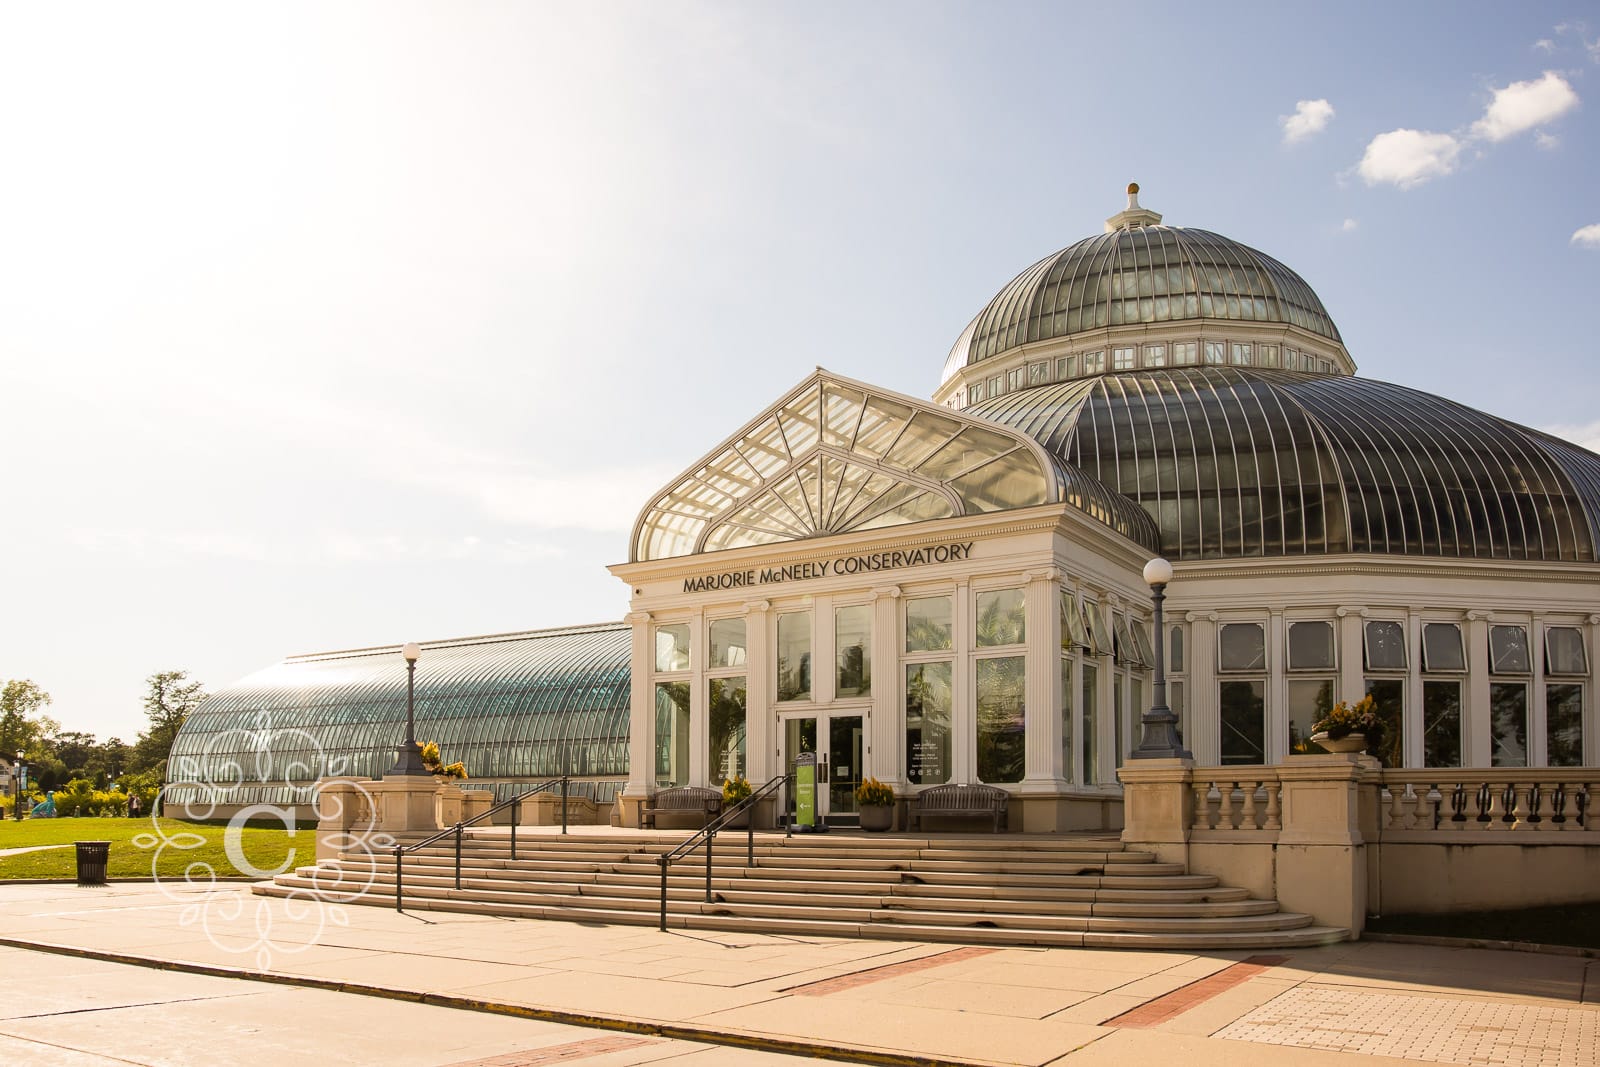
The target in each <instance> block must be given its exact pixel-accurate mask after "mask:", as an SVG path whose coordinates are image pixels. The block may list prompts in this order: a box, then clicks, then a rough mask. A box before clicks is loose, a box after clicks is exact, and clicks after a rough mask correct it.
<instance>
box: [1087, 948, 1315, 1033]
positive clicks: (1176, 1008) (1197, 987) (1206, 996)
mask: <svg viewBox="0 0 1600 1067" xmlns="http://www.w3.org/2000/svg"><path fill="white" fill-rule="evenodd" d="M1288 962H1289V957H1288V956H1249V957H1246V958H1245V959H1244V960H1241V961H1240V962H1238V963H1235V964H1234V965H1233V966H1232V967H1225V968H1223V969H1222V970H1220V971H1218V972H1217V973H1216V974H1213V975H1211V976H1210V977H1209V978H1202V979H1200V980H1199V981H1197V982H1190V983H1189V984H1188V985H1186V986H1184V987H1183V988H1181V989H1174V990H1173V991H1172V992H1170V993H1168V994H1167V995H1166V996H1164V997H1157V998H1156V999H1154V1000H1152V1001H1149V1002H1147V1003H1144V1004H1141V1005H1139V1006H1138V1007H1137V1008H1132V1009H1130V1010H1128V1011H1125V1012H1123V1013H1122V1014H1121V1015H1118V1016H1117V1017H1116V1018H1114V1019H1107V1020H1106V1021H1105V1022H1104V1023H1102V1024H1101V1025H1102V1026H1120V1027H1123V1028H1125V1029H1131V1030H1147V1029H1149V1028H1150V1027H1152V1026H1159V1025H1160V1024H1161V1023H1164V1022H1166V1021H1167V1020H1168V1019H1171V1018H1173V1017H1174V1016H1178V1015H1182V1014H1183V1013H1184V1012H1186V1011H1188V1010H1189V1009H1190V1008H1193V1007H1195V1006H1196V1005H1199V1004H1204V1003H1205V1002H1206V1001H1208V1000H1210V999H1211V998H1212V997H1215V996H1217V995H1218V994H1219V993H1226V992H1227V991H1228V990H1230V989H1232V988H1233V987H1234V986H1236V985H1240V984H1242V983H1244V982H1248V981H1249V980H1250V979H1252V978H1254V977H1255V976H1256V975H1258V974H1260V973H1261V972H1262V971H1264V970H1266V969H1267V968H1269V967H1276V966H1278V965H1279V964H1282V963H1288Z"/></svg>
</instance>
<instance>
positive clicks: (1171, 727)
mask: <svg viewBox="0 0 1600 1067" xmlns="http://www.w3.org/2000/svg"><path fill="white" fill-rule="evenodd" d="M1144 581H1145V584H1146V585H1148V586H1149V587H1150V599H1151V600H1153V601H1155V606H1156V622H1155V626H1156V643H1155V644H1156V647H1155V653H1156V678H1155V692H1154V693H1153V694H1152V698H1153V701H1154V703H1153V704H1152V706H1151V708H1150V710H1149V711H1147V712H1145V713H1144V715H1143V716H1141V717H1140V719H1139V725H1140V727H1141V728H1142V732H1141V736H1140V738H1139V747H1138V748H1136V749H1134V750H1133V753H1132V756H1131V757H1130V758H1132V759H1193V758H1194V756H1193V754H1192V753H1190V752H1189V750H1188V749H1186V748H1184V747H1183V739H1182V738H1180V737H1179V736H1178V717H1177V716H1176V715H1174V714H1172V709H1171V708H1169V707H1167V663H1166V660H1167V655H1166V652H1167V634H1166V628H1165V626H1164V624H1163V623H1162V620H1161V605H1162V602H1163V601H1164V600H1166V597H1167V583H1168V582H1170V581H1172V564H1170V563H1168V562H1167V561H1166V560H1164V559H1162V558H1161V557H1160V556H1157V557H1156V558H1155V559H1153V560H1151V561H1150V562H1149V563H1146V564H1145V565H1144Z"/></svg>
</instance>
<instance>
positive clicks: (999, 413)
mask: <svg viewBox="0 0 1600 1067" xmlns="http://www.w3.org/2000/svg"><path fill="white" fill-rule="evenodd" d="M965 414H967V415H970V416H975V417H979V418H986V419H989V420H992V421H994V422H997V423H1000V424H1002V425H1005V426H1007V427H1010V428H1012V429H1016V430H1020V431H1022V432H1024V433H1026V434H1028V435H1029V436H1031V437H1033V438H1034V439H1036V440H1037V441H1038V442H1039V443H1040V444H1042V445H1044V447H1045V448H1046V449H1048V450H1049V451H1050V452H1051V453H1053V454H1054V455H1056V456H1057V457H1058V458H1059V459H1060V460H1061V461H1062V463H1063V464H1064V465H1066V466H1068V467H1070V468H1076V469H1081V470H1082V471H1084V472H1086V473H1087V474H1088V475H1090V476H1091V477H1092V478H1093V479H1094V480H1095V481H1096V482H1098V483H1101V484H1104V485H1105V486H1107V487H1109V488H1110V489H1112V490H1114V491H1115V492H1116V493H1118V494H1120V495H1121V496H1123V497H1126V498H1128V499H1129V500H1131V501H1133V502H1135V503H1137V504H1138V505H1139V506H1140V507H1141V508H1143V509H1144V510H1145V512H1146V513H1148V514H1149V516H1150V517H1151V518H1152V519H1153V520H1154V521H1155V524H1156V526H1157V527H1158V528H1159V530H1160V548H1161V552H1162V554H1164V555H1166V556H1168V557H1169V558H1172V559H1218V558H1233V557H1250V556H1285V555H1305V554H1316V553H1342V552H1362V553H1384V554H1395V555H1410V556H1444V557H1470V558H1478V559H1503V560H1550V561H1575V562H1594V561H1595V559H1596V555H1595V545H1596V543H1597V541H1600V525H1597V521H1600V456H1596V455H1595V454H1594V453H1591V452H1588V451H1586V450H1584V449H1581V448H1578V447H1577V446H1575V445H1570V444H1567V443H1566V442H1564V441H1560V440H1558V439H1556V438H1553V437H1550V436H1548V435H1546V434H1542V433H1538V432H1536V431H1534V430H1529V429H1527V428H1525V427H1522V426H1518V425H1516V424H1515V423H1511V422H1507V421H1505V420H1503V419H1498V418H1495V417H1494V416H1492V415H1487V414H1485V413H1483V412H1480V411H1476V410H1474V409H1472V408H1468V407H1466V406H1464V405H1461V404H1457V403H1455V402H1453V401H1449V400H1445V399H1443V398H1442V397H1437V396H1433V395H1431V394H1429V393H1424V392H1420V391H1418V390H1415V389H1407V388H1404V387H1402V386H1398V385H1391V384H1388V383H1386V382H1378V381H1372V380H1370V379H1365V378H1355V377H1345V376H1333V377H1328V376H1323V375H1312V374H1299V373H1293V372H1289V371H1271V370H1264V369H1253V368H1239V367H1196V368H1183V369H1178V368H1170V369H1165V370H1145V371H1140V372H1136V373H1124V374H1107V375H1103V376H1100V377H1095V378H1089V379H1084V380H1081V381H1072V382H1063V383H1059V384H1056V385H1050V386H1045V387H1041V388H1036V389H1027V390H1022V391H1020V392H1017V393H1012V394H1008V395H1006V396H1002V397H1000V398H998V399H995V400H990V401H987V402H985V403H983V404H979V405H977V406H975V407H970V408H968V409H967V410H966V412H965Z"/></svg>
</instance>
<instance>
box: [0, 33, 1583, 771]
mask: <svg viewBox="0 0 1600 1067" xmlns="http://www.w3.org/2000/svg"><path fill="white" fill-rule="evenodd" d="M1597 114H1600V5H1596V4H1594V3H1566V4H1545V3H1528V4H1520V5H1507V4H1473V3H1448V4H1443V3H1435V4H1424V3H1414V4H1394V3H1383V4H1351V3H1345V4H1339V5H1331V4H1286V3H1275V4H1219V5H1193V4H1159V3H1154V4H1141V5H1115V6H1113V5H1090V4H1070V5H1069V4H1060V5H1052V4H981V5H980V4H949V3H944V4H937V3H925V2H918V3H878V4H872V5H855V4H829V3H808V4H803V5H802V4H790V5H775V4H745V3H737V4H735V3H726V4H691V3H665V4H643V3H641V4H596V3H585V4H574V5H567V6H563V5H558V4H553V3H546V4H487V3H477V4H447V3H436V4H382V5H375V4H374V5H364V4H348V3H347V4H340V5H321V4H303V5H295V4H285V5H259V6H257V7H255V8H253V9H244V8H242V7H239V6H236V5H212V4H195V5H173V4H143V5H137V6H135V5H106V6H103V7H100V8H85V7H82V6H74V7H71V8H64V7H62V6H60V5H44V4H35V5H11V6H8V7H6V8H4V9H3V10H0V144H3V145H4V146H5V151H6V162H5V165H4V166H3V167H0V205H4V206H3V207H0V211H3V212H4V214H5V225H4V229H3V231H0V395H3V397H4V407H3V409H0V412H3V413H0V447H3V449H4V453H3V454H4V456H5V457H6V463H5V470H6V474H7V477H6V495H5V499H6V501H7V503H8V504H9V506H8V507H7V508H6V512H7V514H6V518H5V520H4V521H3V522H0V553H3V556H0V558H3V559H4V560H5V564H6V566H5V582H4V587H3V588H4V594H5V611H4V612H3V613H0V677H31V678H33V679H35V680H36V681H38V682H39V683H40V684H41V685H43V686H44V687H45V688H47V689H48V690H50V691H51V692H52V693H53V694H54V695H55V697H56V704H55V706H54V708H53V709H52V713H53V714H54V715H55V716H56V717H57V718H58V719H60V720H61V721H63V723H65V724H67V725H68V726H70V727H76V728H80V729H86V730H90V731H92V732H95V733H98V734H99V735H101V736H107V735H111V734H120V735H121V736H123V737H124V738H125V739H127V738H131V736H132V734H133V733H134V732H135V731H136V730H137V729H138V728H140V727H141V726H142V725H143V724H142V722H141V716H140V714H139V708H138V698H139V695H140V690H141V680H142V679H143V677H144V676H145V675H147V674H149V673H151V672H153V671H157V670H163V669H171V668H186V669H188V670H190V671H191V673H192V674H194V675H195V676H197V677H200V678H202V679H203V680H205V681H206V682H208V683H210V684H212V685H214V686H217V685H222V684H226V683H227V682H230V681H232V680H234V679H236V678H238V677H240V676H242V675H243V674H245V673H248V672H250V671H252V670H254V669H257V668H259V667H262V666H265V665H267V664H269V663H271V662H274V661H275V660H277V659H278V658H280V657H281V656H283V655H285V654H289V653H293V652H301V651H314V650H320V649H328V648H340V647H353V646H364V645H372V644H381V643H388V642H396V643H398V642H401V641H404V640H407V639H411V638H419V639H431V638H440V637H450V636H459V635H464V634H474V633H493V632H500V631H507V630H517V629H526V628H533V627H540V626H550V625H560V624H565V623H577V622H588V621H597V620H600V619H609V618H618V617H620V616H621V614H622V613H623V612H624V611H625V610H626V608H625V604H626V590H625V589H624V588H623V586H622V585H621V583H618V582H616V581H615V580H614V579H613V578H612V577H611V576H610V575H609V574H607V573H606V571H605V569H604V568H605V565H606V564H608V563H615V562H620V561H622V560H624V559H625V558H626V556H627V531H628V528H629V526H630V525H631V523H632V520H633V518H634V516H635V514H636V513H637V510H638V508H639V507H640V506H641V505H642V504H643V503H644V501H645V498H646V497H647V496H648V495H649V494H650V493H651V491H652V490H654V489H655V488H657V487H658V486H659V485H660V484H662V483H664V482H666V481H667V480H668V479H669V478H670V477H671V476H672V475H674V474H675V473H677V472H678V471H679V470H680V469H682V468H684V467H686V466H688V465H689V464H690V463H692V462H693V461H694V460H695V459H696V458H697V457H699V456H700V455H701V454H702V453H704V452H705V451H706V450H707V449H709V448H710V447H711V446H712V445H714V444H715V443H716V442H717V441H719V440H721V439H722V438H723V437H725V436H726V435H728V434H730V433H731V432H733V431H734V430H736V429H737V428H738V427H739V426H740V425H741V424H742V423H743V422H744V421H745V420H746V419H747V418H749V417H750V416H752V415H753V414H755V413H756V412H757V411H758V410H759V409H761V408H762V407H763V406H765V405H766V404H767V403H769V402H770V401H771V400H773V399H774V398H775V397H776V396H777V395H778V394H779V393H781V392H782V391H784V390H785V389H786V388H787V387H789V386H790V385H792V384H794V383H795V382H797V381H798V380H799V379H801V378H802V377H804V376H805V375H806V374H807V373H809V372H810V370H811V369H812V367H813V366H816V365H822V366H825V367H827V368H829V369H830V370H833V371H836V372H839V373H842V374H846V375H849V376H852V377H856V378H861V379H865V380H867V381H871V382H874V383H877V384H881V385H884V386H886V387H889V388H893V389H898V390H900V391H903V392H907V393H911V394H913V395H921V396H926V395H928V394H929V393H930V392H931V391H932V389H933V388H934V386H935V385H936V383H937V379H938V374H939V371H940V368H941V366H942V365H943V362H944V358H945V355H946V353H947V351H948V349H949V346H950V344H951V342H952V341H953V340H954V338H955V337H956V335H957V334H958V333H959V332H960V330H961V329H962V327H963V326H964V325H965V324H966V322H967V320H968V319H969V318H970V317H971V316H972V314H973V313H974V312H975V311H977V310H978V308H980V307H981V306H982V305H983V304H984V303H985V302H986V301H987V300H988V298H989V297H990V296H992V295H993V294H994V292H995V291H996V290H998V289H999V288H1000V287H1001V286H1002V285H1003V284H1004V283H1005V282H1006V281H1008V280H1009V279H1010V278H1011V277H1012V276H1013V275H1015V274H1016V273H1018V272H1019V271H1021V270H1022V269H1023V268H1024V267H1026V266H1027V265H1029V264H1030V263H1032V262H1034V261H1035V260H1037V259H1038V258H1040V257H1041V256H1044V255H1046V254H1048V253H1050V252H1053V251H1055V250H1056V249H1059V248H1062V247H1064V246H1066V245H1067V244H1070V243H1071V242H1073V241H1075V240H1077V239H1079V238H1081V237H1084V236H1087V235H1089V234H1092V233H1096V232H1099V230H1100V227H1101V222H1102V220H1103V219H1104V218H1105V217H1106V216H1107V215H1109V214H1111V213H1113V212H1115V211H1117V210H1119V209H1120V208H1121V207H1122V206H1123V197H1122V188H1123V187H1124V186H1125V185H1126V183H1127V182H1129V181H1138V182H1139V183H1140V184H1141V186H1142V187H1143V190H1144V192H1143V193H1142V194H1141V200H1142V201H1143V202H1144V203H1145V205H1146V206H1148V207H1151V208H1153V209H1154V210H1157V211H1160V212H1162V213H1163V214H1164V215H1165V216H1166V221H1167V222H1169V223H1171V224H1173V225H1178V226H1195V227H1200V228H1204V229H1211V230H1215V231H1218V232H1221V233H1224V234H1227V235H1229V236H1231V237H1234V238H1236V239H1238V240H1241V241H1244V242H1245V243H1247V244H1250V245H1253V246H1255V247H1257V248H1260V249H1261V250H1263V251H1265V252H1267V253H1268V254H1270V255H1273V256H1275V257H1277V258H1278V259H1281V260H1283V261H1284V262H1286V263H1288V264H1289V265H1290V266H1291V267H1293V268H1295V269H1296V270H1298V271H1299V272H1300V273H1301V274H1302V275H1303V276H1304V277H1305V278H1306V279H1307V280H1308V281H1309V282H1310V283H1311V285H1312V286H1313V287H1314V288H1315V289H1316V290H1317V291H1318V292H1319V293H1320V294H1321V296H1322V298H1323V300H1324V302H1325V303H1326V305H1327V307H1328V309H1329V311H1330V313H1331V314H1332V315H1333V317H1334V319H1335V321H1336V322H1338V324H1339V326H1340V328H1341V330H1342V331H1343V334H1344V337H1345V341H1346V343H1347V345H1348V346H1349V348H1350V351H1351V354H1352V355H1353V356H1354V358H1355V359H1356V361H1357V363H1358V364H1359V365H1360V367H1361V373H1362V374H1364V375H1367V376H1369V377H1374V378H1381V379H1386V380H1389V381H1395V382H1401V383H1404V384H1408V385H1414V386H1418V387H1421V388H1425V389H1430V390H1432V391H1435V392H1439V393H1442V394H1444V395H1446V396H1449V397H1451V398H1454V399H1457V400H1461V401H1463V402H1465V403H1468V404H1472V405H1474V406H1477V407H1481V408H1485V409H1487V410H1489V411H1492V412H1494V413H1496V414H1499V415H1503V416H1505V417H1508V418H1511V419H1514V420H1516V421H1519V422H1523V423H1527V424H1530V425H1534V426H1539V427H1545V428H1553V427H1560V428H1563V432H1566V433H1568V434H1570V435H1572V436H1574V437H1575V438H1576V439H1578V440H1584V441H1590V442H1595V441H1597V440H1600V425H1596V420H1600V404H1597V401H1600V386H1597V385H1596V384H1595V381H1594V374H1593V371H1592V367H1593V364H1594V359H1593V351H1594V341H1593V327H1592V323H1593V316H1594V307H1595V304H1596V299H1595V294H1596V291H1597V282H1600V229H1594V230H1589V231H1587V234H1588V235H1589V236H1587V237H1585V236H1582V235H1583V234H1584V233H1585V230H1584V228H1585V227H1595V226H1597V225H1600V182H1597V181H1596V178H1595V175H1596V174H1597V172H1600V168H1597V166H1596V164H1597V162H1600V137H1597V128H1596V123H1597V118H1596V116H1597ZM1297 115H1298V116H1299V118H1298V120H1296V121H1294V122H1293V123H1292V124H1291V123H1290V122H1289V120H1290V119H1292V118H1294V117H1295V116H1297ZM1405 131H1411V132H1405Z"/></svg>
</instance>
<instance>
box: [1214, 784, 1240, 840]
mask: <svg viewBox="0 0 1600 1067" xmlns="http://www.w3.org/2000/svg"><path fill="white" fill-rule="evenodd" d="M1238 788H1239V783H1238V782H1218V783H1217V795H1218V799H1219V802H1218V804H1217V829H1218V830H1232V829H1233V791H1234V790H1235V789H1238Z"/></svg>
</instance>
